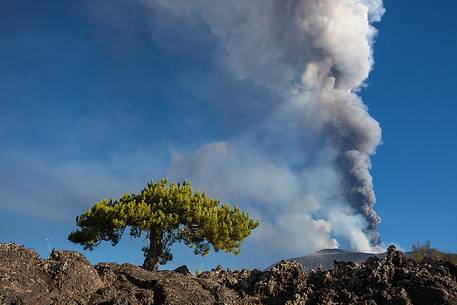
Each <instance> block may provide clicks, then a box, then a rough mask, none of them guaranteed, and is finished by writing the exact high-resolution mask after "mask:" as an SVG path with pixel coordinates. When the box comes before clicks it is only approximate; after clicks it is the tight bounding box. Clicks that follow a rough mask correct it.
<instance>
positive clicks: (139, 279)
mask: <svg viewBox="0 0 457 305" xmlns="http://www.w3.org/2000/svg"><path fill="white" fill-rule="evenodd" d="M178 269H179V270H176V271H158V272H149V271H146V270H144V269H142V268H140V267H138V266H134V265H131V264H123V265H119V264H115V263H100V264H97V265H96V266H95V267H94V266H91V265H90V263H89V262H88V261H87V260H86V258H85V257H84V256H83V255H81V254H80V253H77V252H70V251H53V252H52V254H51V256H50V258H49V259H47V260H43V259H40V258H39V257H38V255H37V254H36V253H35V252H34V251H33V250H29V249H25V248H24V247H22V246H17V245H14V244H0V305H7V304H8V305H12V304H33V305H35V304H37V305H40V304H46V305H48V304H75V305H89V304H94V305H102V304H104V305H108V304H111V305H129V304H132V305H133V304H135V305H143V304H153V305H161V304H167V305H172V304H176V305H181V304H182V305H186V304H189V305H191V304H208V305H213V304H214V305H216V304H220V305H222V304H232V305H238V304H243V305H244V304H246V305H249V304H268V305H270V304H271V305H273V304H287V305H298V304H303V305H306V304H310V305H317V304H322V305H330V304H332V305H334V304H335V305H336V304H360V305H362V304H363V305H380V304H387V305H389V304H390V305H413V304H417V305H434V304H437V305H438V304H440V305H457V279H456V277H457V266H455V265H453V264H450V263H446V262H441V261H437V260H435V259H432V258H426V259H424V260H423V261H422V262H420V263H417V262H414V261H412V260H410V259H408V258H407V257H405V255H404V254H403V253H401V252H400V251H398V250H396V249H395V248H394V247H390V248H389V250H388V252H387V254H386V257H385V258H379V257H370V258H368V259H367V260H366V261H365V262H364V263H361V264H358V263H354V262H338V261H336V262H334V268H333V269H332V270H324V269H320V270H317V271H311V272H304V271H303V270H302V266H301V265H300V264H299V263H297V262H285V261H283V262H281V263H280V264H278V265H277V266H275V267H273V268H272V269H271V270H269V271H265V272H262V271H260V270H241V271H227V270H223V269H222V268H216V269H214V270H212V271H209V272H203V273H202V274H200V275H199V276H197V277H195V276H193V275H192V274H190V273H189V272H188V269H187V267H185V268H184V267H182V268H178Z"/></svg>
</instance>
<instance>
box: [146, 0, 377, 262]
mask: <svg viewBox="0 0 457 305" xmlns="http://www.w3.org/2000/svg"><path fill="white" fill-rule="evenodd" d="M141 3H142V4H143V5H145V6H147V7H148V8H149V9H151V10H152V11H154V12H155V16H162V18H171V19H173V18H174V19H175V20H177V21H176V22H177V23H178V22H179V20H184V19H186V20H189V19H194V20H199V21H200V22H203V23H204V24H205V25H206V26H207V30H208V31H209V32H211V35H213V36H214V37H216V38H217V40H218V41H219V43H220V46H221V48H220V49H219V52H218V56H219V58H218V60H219V61H220V63H221V66H223V67H224V68H225V69H226V72H227V73H228V74H231V75H232V76H233V77H235V78H237V79H239V80H246V81H252V82H253V83H254V84H256V86H259V87H261V88H263V90H264V91H265V92H268V95H270V96H271V97H272V98H271V99H272V100H273V101H274V103H273V105H270V104H268V103H270V102H269V101H265V103H266V104H268V105H265V108H268V109H271V110H269V111H266V112H265V113H261V114H260V113H259V116H257V115H256V113H252V114H250V115H251V118H252V124H251V126H250V127H249V128H247V129H246V130H244V132H242V133H241V134H240V133H238V134H236V135H233V136H232V137H230V136H229V137H228V138H226V139H221V141H220V142H213V143H206V144H203V145H202V146H201V147H200V148H198V149H197V150H196V151H177V152H175V153H174V155H173V161H172V166H171V169H170V174H171V175H173V176H175V177H180V178H190V179H191V180H192V181H193V183H194V184H196V185H197V186H199V187H201V188H204V189H206V190H208V192H210V193H212V194H215V195H218V196H222V197H223V198H227V199H229V200H230V201H235V202H237V203H238V204H239V205H241V206H242V207H243V208H245V209H248V210H250V211H251V212H252V213H254V214H255V215H256V216H257V217H260V218H261V220H262V227H261V228H260V229H259V233H257V235H256V238H257V240H259V241H263V242H264V243H266V244H269V245H270V246H272V247H275V248H277V249H282V250H284V249H288V250H290V252H291V253H298V254H302V253H303V252H305V251H311V250H315V249H318V248H324V247H337V246H338V244H339V243H338V241H340V240H341V241H345V242H347V243H348V245H349V246H350V247H351V248H353V249H354V250H362V251H376V250H378V249H379V246H380V236H379V234H378V231H377V226H378V224H379V222H380V218H379V217H378V215H377V214H376V211H375V202H376V198H375V193H374V190H373V182H372V177H371V175H370V169H371V161H370V156H371V155H373V154H374V153H375V151H376V148H377V146H378V145H379V144H380V142H381V129H380V127H379V124H378V122H377V121H376V120H375V119H373V118H372V117H371V116H370V115H369V113H368V111H367V107H366V106H365V104H364V103H363V102H362V100H361V98H360V97H359V96H358V95H357V93H358V92H359V91H360V90H361V89H362V88H363V86H364V81H365V80H366V79H367V77H368V75H369V72H370V70H371V68H372V66H373V49H372V45H373V40H374V38H375V36H376V33H377V32H376V29H375V28H374V27H373V26H372V23H373V22H377V21H380V18H381V16H382V15H383V13H384V8H383V3H382V0H238V1H226V0H211V1H206V0H192V1H189V0H173V1H170V0H142V1H141ZM214 103H216V104H217V103H219V102H218V101H215V102H214ZM267 106H268V107H267ZM217 108H218V109H219V111H220V112H221V113H226V112H228V113H230V115H232V116H233V120H236V116H237V113H233V112H231V111H233V110H232V109H231V107H230V104H224V105H217ZM260 115H261V116H260ZM286 236H287V237H286ZM271 240H275V245H271ZM337 240H338V241H337Z"/></svg>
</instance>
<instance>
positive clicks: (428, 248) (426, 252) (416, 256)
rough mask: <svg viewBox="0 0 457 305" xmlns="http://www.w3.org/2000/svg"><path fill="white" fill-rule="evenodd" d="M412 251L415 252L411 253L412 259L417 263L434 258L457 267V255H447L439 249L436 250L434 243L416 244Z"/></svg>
mask: <svg viewBox="0 0 457 305" xmlns="http://www.w3.org/2000/svg"><path fill="white" fill-rule="evenodd" d="M412 250H413V251H412V252H411V255H410V257H411V258H412V259H413V260H415V261H417V262H420V261H422V259H424V258H425V257H434V258H436V259H439V260H442V261H446V262H451V263H453V264H456V265H457V254H455V253H446V252H442V251H440V250H438V249H434V248H432V243H431V241H429V240H428V241H426V242H425V243H424V244H421V243H420V242H416V243H415V244H413V245H412Z"/></svg>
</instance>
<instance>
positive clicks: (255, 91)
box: [0, 0, 457, 269]
mask: <svg viewBox="0 0 457 305" xmlns="http://www.w3.org/2000/svg"><path fill="white" fill-rule="evenodd" d="M385 7H386V10H387V13H386V14H385V15H384V17H383V20H382V21H381V22H380V23H377V24H376V27H377V28H378V30H379V35H378V37H377V38H376V44H375V62H376V64H375V66H374V70H373V71H372V72H371V75H370V77H369V79H368V80H367V81H366V84H367V86H366V88H364V89H363V90H362V91H361V95H362V96H363V99H364V102H365V103H366V104H367V105H368V106H369V109H370V114H371V115H372V116H373V117H374V118H376V119H377V120H378V121H379V122H380V124H381V127H382V129H383V144H382V145H381V146H380V147H379V148H378V151H377V154H376V155H375V156H374V157H373V170H372V175H373V177H374V186H375V190H376V194H377V206H376V210H377V212H378V214H379V215H380V217H381V218H382V223H381V225H380V226H379V231H380V233H381V236H382V239H383V241H385V242H386V243H390V242H394V243H397V244H399V245H400V246H401V247H403V248H404V249H409V248H410V245H411V244H412V243H414V242H415V241H417V240H420V241H424V240H431V241H432V244H433V245H434V246H436V247H439V248H441V249H444V250H446V251H457V246H456V245H457V236H456V234H454V232H455V231H456V225H455V215H456V214H457V205H456V202H455V194H454V192H455V189H456V188H457V174H456V173H457V161H456V160H455V155H456V154H457V120H456V119H455V115H456V114H457V105H456V103H455V102H456V99H457V89H456V87H455V81H456V77H455V73H454V71H455V70H456V68H457V67H456V65H457V61H456V60H455V54H457V27H456V26H455V24H454V22H453V17H454V16H453V13H454V12H455V9H456V8H457V4H455V2H454V1H450V0H445V1H442V2H441V3H440V5H439V6H437V7H433V8H430V3H429V2H427V1H422V0H419V1H415V2H414V3H413V4H411V3H410V4H408V3H406V2H401V1H400V2H399V1H389V0H387V1H385ZM0 14H1V18H0V31H1V35H0V37H1V38H2V39H1V42H0V43H1V44H0V105H1V110H2V111H1V112H0V168H1V171H0V194H1V197H0V242H17V243H22V244H24V245H26V246H27V247H33V248H35V249H37V250H38V251H39V252H40V254H41V255H43V256H45V255H46V254H47V247H48V241H49V243H50V246H51V247H56V248H66V249H75V250H81V248H80V247H78V246H76V245H73V244H71V243H70V242H68V241H67V240H66V237H67V234H68V233H69V232H70V231H71V230H73V229H75V224H74V217H75V216H76V215H78V214H79V213H81V212H82V211H83V210H84V209H86V208H87V207H89V206H90V205H91V203H93V202H94V201H95V200H98V199H101V198H103V197H105V196H119V195H120V194H122V193H124V192H135V191H138V190H140V189H141V188H142V186H144V185H145V184H146V182H147V181H148V180H149V179H157V178H159V177H161V176H163V175H164V174H165V173H167V167H168V164H169V163H170V158H171V157H170V156H171V154H170V152H174V151H192V150H195V149H197V148H198V146H199V145H201V144H202V143H206V142H212V141H220V140H221V139H225V138H227V135H228V134H230V135H231V136H232V137H233V135H235V136H236V135H241V134H243V131H245V130H249V128H250V126H251V125H252V124H253V117H252V113H256V114H258V115H259V116H260V117H261V115H262V114H263V113H267V112H268V107H270V106H269V105H271V103H269V102H265V101H269V100H271V99H273V97H272V96H271V95H270V94H268V93H266V92H265V90H262V88H258V85H257V84H255V83H253V82H251V81H250V80H239V79H236V78H233V77H230V75H228V74H227V73H223V72H221V71H220V68H219V65H220V62H218V61H219V59H218V57H217V56H215V55H214V54H216V53H217V52H220V49H219V48H220V46H219V45H218V42H217V39H216V38H215V37H213V36H212V35H210V34H209V33H208V32H207V31H206V32H205V31H204V30H202V29H204V28H205V25H204V24H201V23H199V22H191V21H185V20H184V21H183V23H184V27H185V28H186V29H187V30H186V31H184V32H183V31H180V30H179V29H176V28H175V27H173V26H169V27H167V26H165V30H164V29H162V28H161V29H157V27H156V25H157V24H156V23H154V21H153V22H152V25H151V19H153V20H154V15H153V16H152V17H151V15H150V13H148V14H146V13H145V10H144V8H142V7H140V6H138V5H132V4H128V3H125V2H121V1H117V4H116V5H110V4H109V2H108V1H97V2H93V1H78V2H75V1H40V2H39V3H38V2H37V1H25V0H17V1H9V2H3V3H1V4H0ZM205 33H206V34H205ZM215 97H217V98H218V99H220V100H221V101H218V103H214V102H213V99H214V98H215ZM225 101H227V103H225ZM259 101H262V103H260V102H259ZM227 104H229V105H230V108H224V107H226V106H221V105H227ZM234 116H236V119H234ZM140 249H141V241H131V240H129V237H126V238H125V239H124V240H123V241H122V242H121V244H120V245H119V247H117V248H111V246H110V245H102V246H101V247H100V249H97V250H96V251H94V252H87V253H85V254H86V255H87V256H88V257H89V259H90V260H91V261H93V262H97V261H113V260H114V261H121V262H123V261H130V262H134V263H138V264H140V263H141V261H142V257H141V256H142V253H141V251H140ZM243 250H244V255H242V256H240V257H235V256H232V255H229V254H217V255H210V256H209V257H207V258H204V259H203V258H200V257H194V256H192V254H191V253H192V252H191V251H189V250H187V249H185V248H183V247H181V246H177V247H176V249H175V252H176V255H175V259H174V261H173V262H171V263H170V264H169V266H168V267H173V266H176V265H180V264H184V263H186V264H189V265H190V266H191V267H192V268H193V269H195V268H211V267H214V266H215V265H217V264H218V263H222V264H224V265H227V266H232V267H245V266H246V267H265V266H267V265H269V264H270V263H271V262H272V260H275V259H278V258H281V253H275V254H274V255H263V256H262V255H260V254H259V253H258V251H257V250H256V248H255V247H254V246H253V244H252V241H250V240H248V241H247V243H246V247H245V248H244V249H243ZM284 255H287V254H284ZM259 256H260V258H259Z"/></svg>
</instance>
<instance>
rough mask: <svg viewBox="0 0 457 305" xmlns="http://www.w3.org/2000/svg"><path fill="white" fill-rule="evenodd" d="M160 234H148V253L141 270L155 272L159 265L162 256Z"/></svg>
mask: <svg viewBox="0 0 457 305" xmlns="http://www.w3.org/2000/svg"><path fill="white" fill-rule="evenodd" d="M162 252H163V247H162V234H159V235H154V234H153V233H152V232H151V233H150V234H149V251H148V252H147V253H146V258H145V259H144V263H143V268H144V269H146V270H149V271H157V269H158V268H159V265H160V257H161V256H162Z"/></svg>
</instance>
